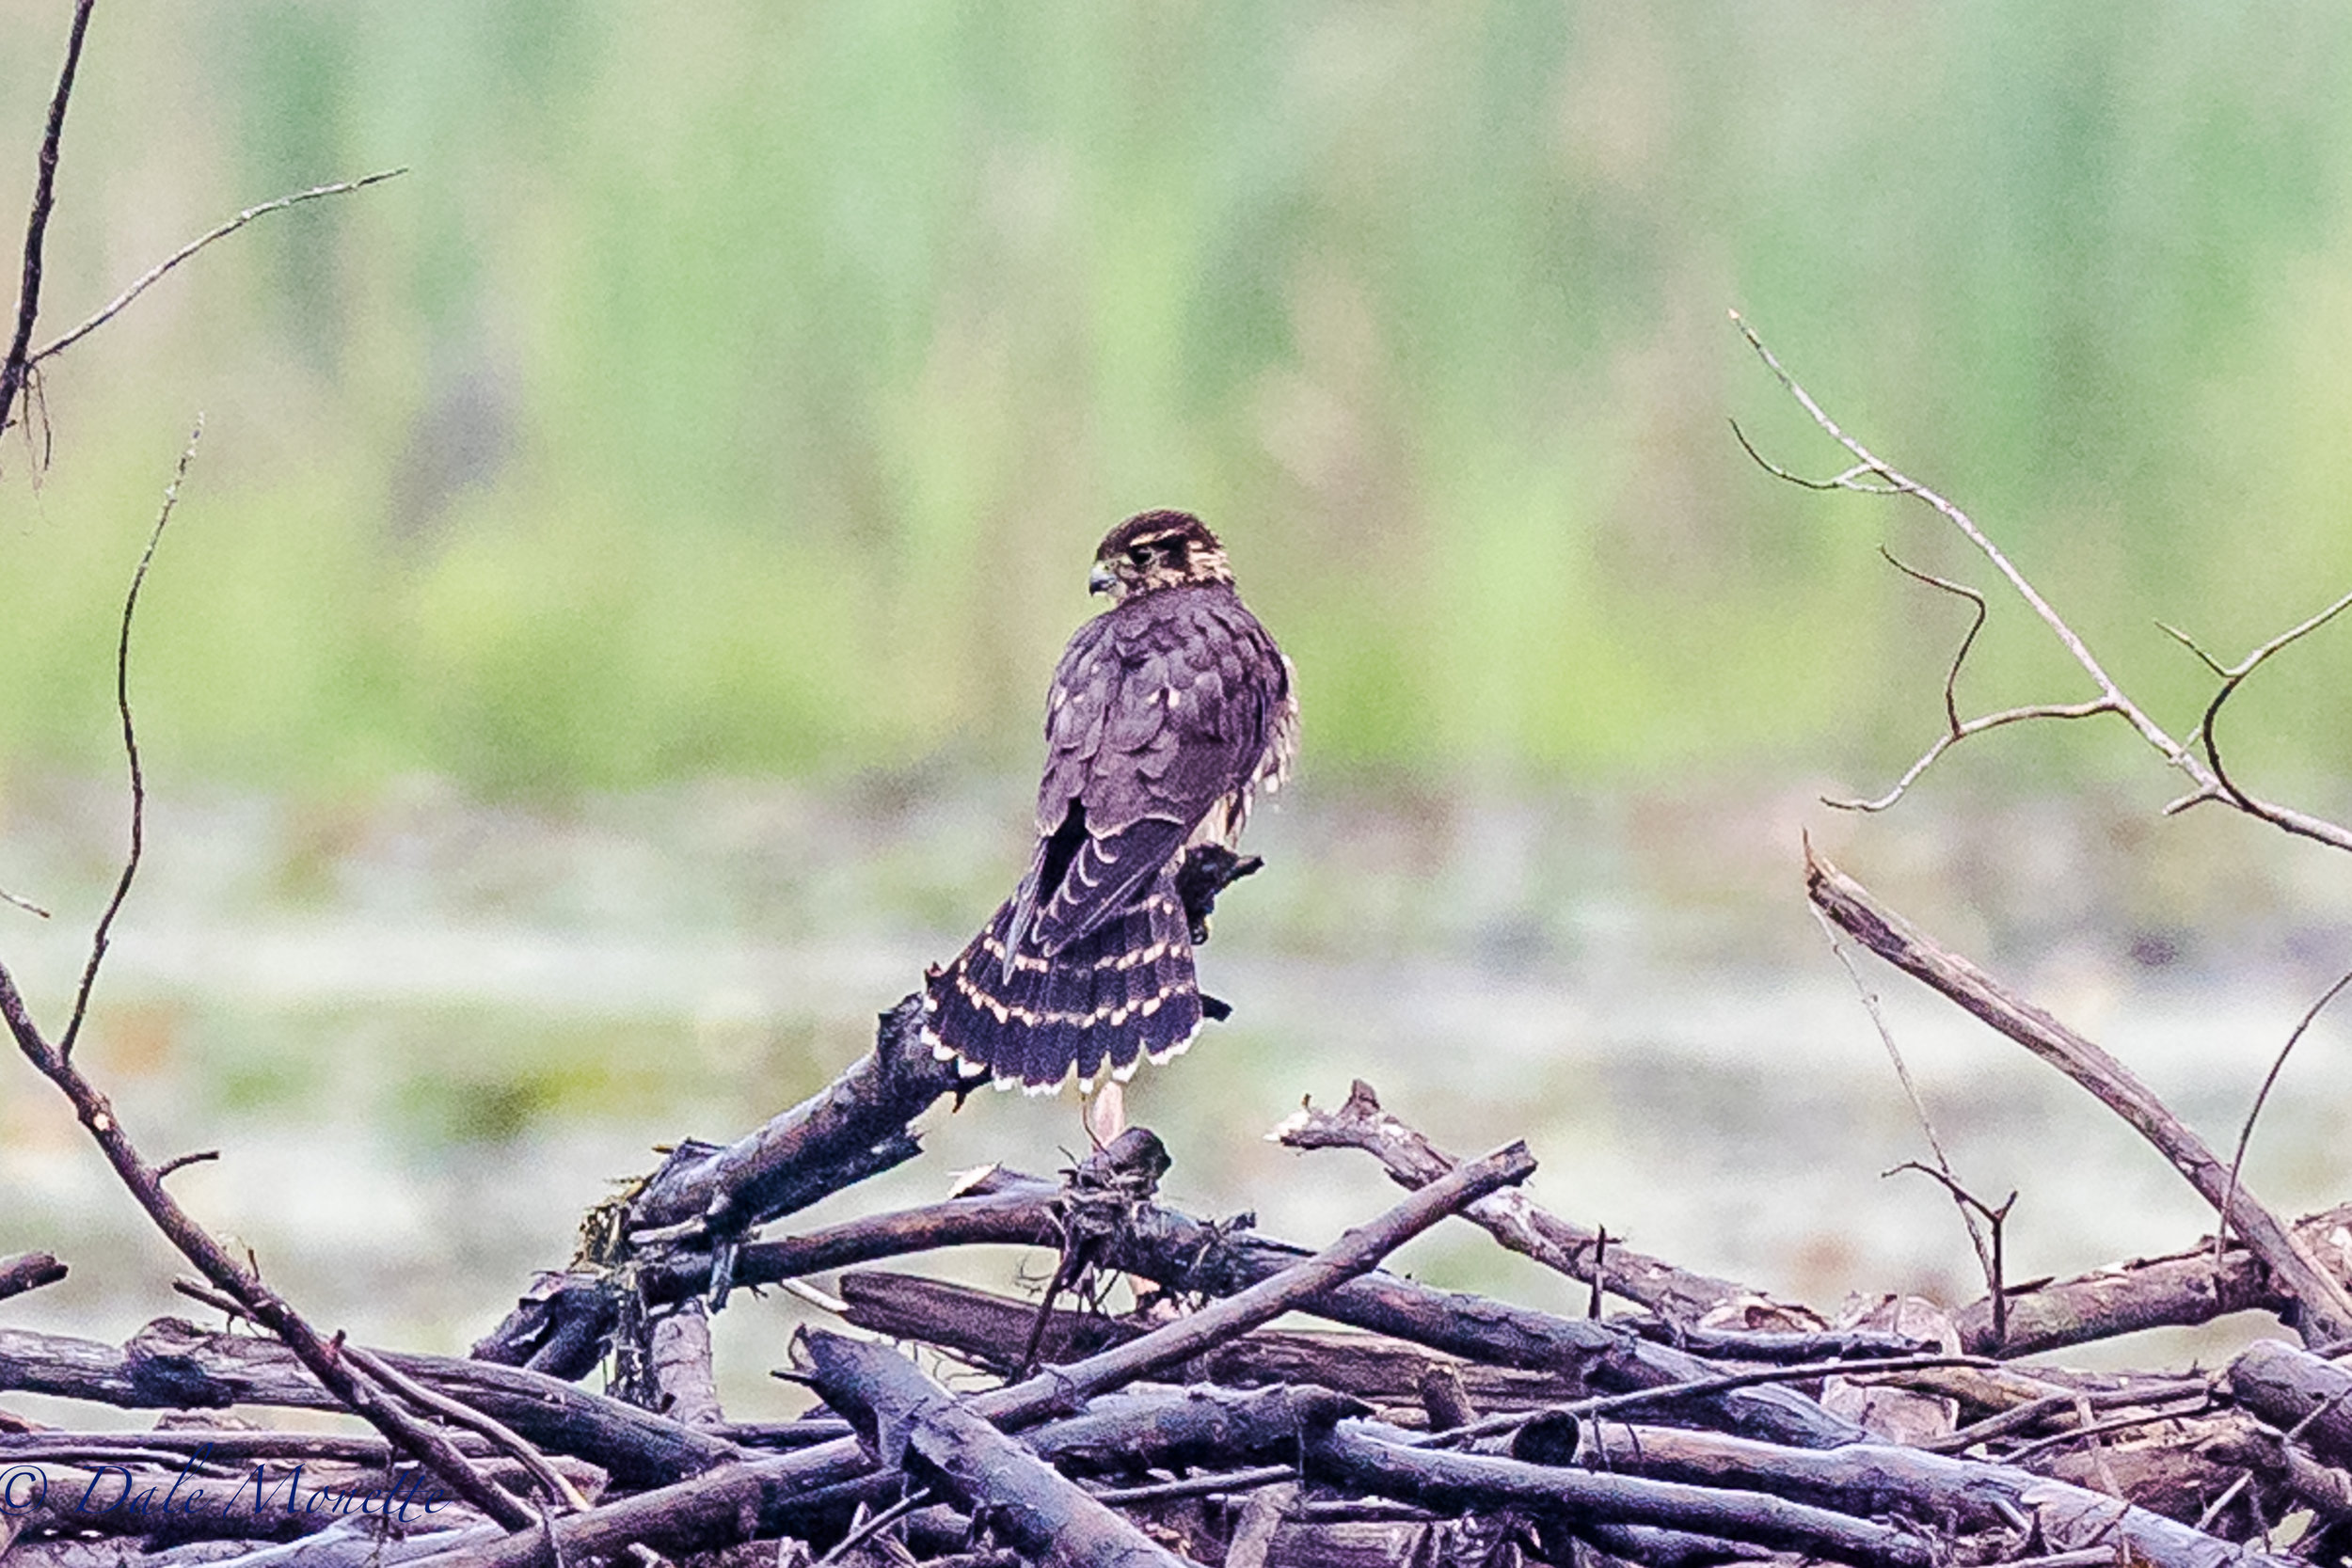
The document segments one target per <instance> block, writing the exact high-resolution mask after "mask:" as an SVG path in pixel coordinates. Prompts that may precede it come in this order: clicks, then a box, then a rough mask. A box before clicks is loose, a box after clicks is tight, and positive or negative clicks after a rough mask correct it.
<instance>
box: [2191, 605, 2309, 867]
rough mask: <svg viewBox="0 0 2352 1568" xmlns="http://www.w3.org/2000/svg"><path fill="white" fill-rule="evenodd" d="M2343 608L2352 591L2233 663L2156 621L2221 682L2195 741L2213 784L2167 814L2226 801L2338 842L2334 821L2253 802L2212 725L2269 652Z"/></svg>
mask: <svg viewBox="0 0 2352 1568" xmlns="http://www.w3.org/2000/svg"><path fill="white" fill-rule="evenodd" d="M2346 609H2352V594H2344V596H2343V597H2342V598H2340V599H2338V600H2336V602H2335V603H2333V604H2331V605H2329V606H2328V608H2327V609H2325V610H2321V611H2320V612H2319V613H2318V614H2316V615H2313V616H2312V617H2311V618H2310V619H2308V620H2306V621H2304V622H2303V623H2302V624H2301V625H2299V626H2290V627H2288V628H2287V629H2286V630H2285V631H2282V632H2280V634H2279V635H2278V636H2276V637H2274V638H2272V639H2271V640H2270V641H2267V642H2265V643H2264V644H2263V645H2262V646H2261V647H2259V648H2256V649H2255V650H2254V651H2253V652H2252V653H2250V654H2248V655H2247V656H2246V657H2244V658H2242V659H2239V660H2238V661H2237V662H2236V663H2235V664H2231V665H2224V664H2222V663H2221V662H2220V661H2219V660H2217V659H2216V658H2215V657H2213V656H2212V655H2211V654H2209V653H2207V652H2205V650H2204V649H2202V648H2201V647H2199V646H2198V645H2197V643H2196V642H2195V641H2193V640H2192V639H2191V638H2190V637H2189V636H2188V634H2187V633H2186V632H2184V631H2182V630H2180V629H2179V628H2178V627H2176V626H2167V625H2165V624H2164V623H2163V622H2162V621H2159V622H2157V623H2156V626H2157V628H2158V629H2159V630H2161V631H2163V632H2164V633H2166V634H2167V635H2168V636H2169V637H2171V638H2172V639H2173V641H2177V642H2179V643H2180V644H2181V646H2182V647H2184V648H2186V649H2187V650H2188V651H2189V652H2190V653H2192V654H2194V655H2196V656H2197V659H2198V661H2199V662H2200V663H2201V664H2203V665H2204V667H2205V668H2206V669H2208V670H2210V671H2212V672H2213V673H2215V674H2217V675H2218V676H2220V677H2221V685H2220V687H2219V688H2218V689H2217V690H2216V691H2215V692H2214V694H2213V701H2211V702H2209V703H2207V704H2206V705H2205V711H2204V713H2203V714H2202V715H2201V716H2200V717H2199V719H2198V721H2197V744H2198V747H2199V749H2200V750H2201V751H2202V752H2204V753H2205V764H2206V766H2207V767H2208V768H2211V769H2212V770H2213V784H2212V787H2210V788H2209V789H2204V790H2200V791H2197V792H2195V793H2192V794H2189V795H2185V796H2184V797H2182V798H2181V799H2180V800H2175V801H2173V802H2172V803H2171V804H2170V805H2169V806H2167V807H2166V808H2165V812H2166V814H2167V815H2168V816H2169V815H2171V814H2173V813H2176V812H2181V811H2185V810H2186V809H2187V808H2189V807H2190V806H2193V805H2196V804H2198V803H2199V802H2201V801H2203V800H2223V801H2225V802H2227V803H2228V804H2230V805H2233V806H2235V807H2236V808H2237V809H2238V810H2240V811H2242V812H2244V813H2246V814H2247V815H2248V816H2253V817H2258V818H2260V819H2261V820H2263V821H2265V822H2267V823H2269V824H2270V825H2271V826H2273V827H2275V828H2279V829H2280V830H2282V831H2284V832H2290V833H2294V834H2296V835H2297V836H2298V837H2302V838H2312V839H2317V840H2318V841H2319V842H2320V843H2322V844H2336V843H2337V841H2336V840H2335V839H2334V838H2332V837H2330V836H2328V832H2326V830H2328V829H2330V828H2332V827H2333V826H2334V824H2332V823H2328V822H2323V821H2320V820H2319V819H2317V818H2315V817H2311V816H2305V815H2304V814H2302V813H2301V812H2297V811H2291V810H2288V809H2287V808H2285V807H2283V806H2276V805H2273V804H2271V803H2270V802H2269V801H2267V800H2257V799H2256V798H2255V797H2253V796H2251V795H2249V794H2247V793H2246V791H2244V790H2243V789H2240V788H2239V787H2238V786H2237V784H2236V781H2234V780H2233V779H2232V778H2231V777H2230V774H2229V769H2228V768H2224V767H2223V766H2222V762H2221V743H2220V741H2219V740H2218V739H2217V738H2216V736H2215V734H2214V726H2215V724H2216V723H2217V722H2218V721H2219V720H2220V718H2221V708H2222V705H2224V704H2225V703H2227V702H2228V701H2229V700H2230V699H2231V698H2232V697H2234V696H2236V695H2237V691H2238V688H2240V687H2242V686H2244V685H2245V684H2246V680H2247V677H2248V676H2249V675H2251V674H2252V673H2254V672H2255V671H2256V670H2259V669H2260V668H2262V666H2263V664H2264V663H2265V661H2266V660H2268V659H2269V657H2270V656H2271V655H2273V654H2275V653H2277V652H2279V651H2280V649H2282V648H2284V647H2287V646H2288V645H2289V644H2291V643H2295V642H2298V641H2302V640H2303V639H2304V638H2305V637H2308V636H2310V635H2311V634H2312V632H2315V631H2317V630H2318V629H2319V628H2320V627H2322V626H2326V625H2327V624H2328V622H2330V621H2332V620H2334V619H2335V618H2336V617H2337V616H2338V615H2341V614H2343V613H2344V610H2346ZM2337 847H2343V846H2342V845H2340V844H2339V845H2337Z"/></svg>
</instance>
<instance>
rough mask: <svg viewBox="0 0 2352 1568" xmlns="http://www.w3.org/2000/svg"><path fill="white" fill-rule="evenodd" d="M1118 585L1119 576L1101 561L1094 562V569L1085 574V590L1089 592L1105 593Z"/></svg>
mask: <svg viewBox="0 0 2352 1568" xmlns="http://www.w3.org/2000/svg"><path fill="white" fill-rule="evenodd" d="M1118 586H1119V578H1116V577H1114V576H1113V575H1112V574H1111V569H1110V568H1109V567H1108V566H1106V565H1104V563H1103V562H1099V561H1098V562H1095V563H1094V570H1092V571H1090V572H1089V573H1088V574H1087V592H1088V593H1089V594H1107V593H1109V592H1110V591H1111V590H1112V589H1114V588H1116V587H1118Z"/></svg>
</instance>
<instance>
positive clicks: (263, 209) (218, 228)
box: [26, 166, 408, 369]
mask: <svg viewBox="0 0 2352 1568" xmlns="http://www.w3.org/2000/svg"><path fill="white" fill-rule="evenodd" d="M407 172H408V170H407V169H406V168H405V166H404V167H401V168H387V169H378V170H377V171H376V172H375V173H373V174H363V175H361V176H360V177H359V178H358V179H357V180H338V181H336V182H334V183H332V184H329V185H313V186H311V187H310V189H309V190H306V191H295V192H294V193H293V194H292V195H289V196H281V197H279V198H277V199H276V200H274V201H264V202H262V204H261V205H260V206H258V207H247V208H246V210H245V211H243V212H241V213H239V214H237V215H236V216H234V217H232V218H230V219H229V220H228V221H226V222H224V223H219V224H215V225H214V226H213V227H212V228H210V229H208V230H205V231H204V232H203V233H201V234H199V235H198V236H197V237H196V238H195V239H193V240H190V241H189V242H188V243H187V244H185V245H182V246H181V247H180V248H179V249H177V250H175V251H173V252H172V253H171V254H170V255H168V256H167V257H165V258H164V259H163V260H162V261H158V262H156V263H155V264H154V265H153V266H151V267H150V268H148V269H147V270H146V271H145V272H143V273H141V274H139V276H138V277H135V278H134V279H132V281H131V284H130V286H129V287H128V288H126V289H124V290H123V291H122V292H121V293H119V294H117V295H115V297H114V298H112V299H110V300H108V301H107V302H106V303H105V304H104V305H103V306H101V307H99V308H98V309H97V310H95V311H93V312H92V313H91V314H90V316H89V318H88V319H87V320H86V321H84V322H83V323H82V324H81V325H78V326H76V327H74V328H73V329H72V331H70V332H67V333H65V334H64V335H62V336H61V337H59V338H57V339H56V340H55V341H52V342H49V343H47V344H44V345H43V346H42V347H41V348H40V350H39V351H37V352H36V353H34V354H33V355H32V356H30V357H29V358H28V359H27V360H26V363H27V364H28V365H30V366H31V367H33V368H35V369H38V368H39V367H40V363H41V361H42V360H44V359H47V358H49V357H51V356H54V355H58V354H62V353H64V352H65V351H66V350H67V349H70V348H72V346H73V345H74V344H75V343H78V342H80V341H82V340H83V339H85V338H87V337H88V336H89V335H90V334H91V333H93V332H95V331H97V330H98V329H99V328H100V327H102V326H103V325H106V324H107V323H108V322H110V321H112V320H114V319H115V317H117V316H119V315H120V314H121V313H122V311H123V310H124V309H125V308H126V307H128V306H129V305H130V303H131V302H132V301H133V300H135V299H136V298H138V297H139V295H141V294H143V293H146V292H147V291H148V290H150V289H151V288H153V287H154V286H155V285H156V284H157V283H160V282H162V281H163V279H164V277H165V275H166V274H167V273H169V272H170V271H171V270H172V269H173V268H174V267H177V266H178V265H179V264H180V263H181V262H183V261H186V260H188V258H190V257H192V256H194V255H195V254H196V253H197V252H198V251H199V250H202V249H203V248H204V247H205V246H206V245H212V244H214V243H215V242H217V241H220V240H225V239H227V238H228V237H229V236H230V235H231V234H233V233H235V232H236V231H237V230H240V229H243V228H244V227H245V226H246V224H248V223H251V222H252V221H253V220H254V219H256V218H262V217H267V216H268V215H269V214H272V213H282V212H284V211H285V210H286V209H287V208H289V207H299V206H300V205H302V204H303V203H304V202H306V201H316V200H318V199H319V198H322V197H328V196H345V195H348V194H349V193H351V192H353V191H363V190H366V189H367V188H368V187H369V186H370V185H380V184H382V183H383V182H385V181H387V180H396V179H398V178H399V177H400V176H402V175H404V174H405V173H407Z"/></svg>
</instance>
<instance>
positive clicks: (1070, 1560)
mask: <svg viewBox="0 0 2352 1568" xmlns="http://www.w3.org/2000/svg"><path fill="white" fill-rule="evenodd" d="M804 1343H805V1344H806V1346H807V1351H808V1357H809V1366H810V1375H811V1378H812V1379H813V1381H814V1382H815V1383H816V1385H817V1390H818V1393H819V1394H821V1395H823V1396H824V1400H825V1402H826V1403H827V1404H830V1405H832V1406H833V1407H834V1410H836V1411H838V1412H840V1414H841V1415H843V1416H845V1417H847V1418H849V1419H850V1422H851V1424H852V1425H855V1426H857V1427H858V1428H859V1429H860V1433H861V1434H862V1436H863V1438H864V1440H865V1442H866V1445H867V1447H868V1448H870V1449H872V1450H873V1451H874V1453H875V1454H876V1456H877V1457H878V1458H879V1459H880V1460H881V1461H882V1463H884V1464H890V1465H903V1466H904V1467H905V1468H906V1469H907V1470H908V1472H909V1474H910V1476H911V1477H912V1478H913V1479H915V1480H918V1481H922V1482H923V1483H924V1484H927V1485H930V1486H932V1487H934V1488H935V1489H937V1490H938V1491H940V1492H941V1493H943V1494H944V1495H945V1496H946V1497H949V1498H951V1499H953V1500H954V1501H955V1502H956V1504H957V1505H958V1506H960V1507H961V1508H963V1509H966V1510H968V1511H972V1512H974V1513H983V1514H984V1515H985V1517H986V1518H987V1520H988V1521H989V1525H990V1528H992V1529H993V1530H994V1531H996V1532H997V1534H998V1535H999V1536H1000V1537H1001V1538H1002V1539H1004V1540H1005V1541H1007V1542H1009V1544H1011V1545H1012V1546H1014V1547H1015V1548H1016V1549H1018V1550H1020V1551H1022V1552H1025V1553H1026V1554H1028V1555H1030V1556H1032V1557H1034V1558H1035V1559H1036V1560H1038V1562H1040V1563H1041V1564H1042V1565H1045V1568H1180V1565H1181V1564H1183V1563H1184V1559H1183V1558H1180V1557H1178V1556H1177V1555H1176V1554H1175V1553H1173V1552H1171V1551H1169V1550H1168V1549H1167V1548H1166V1547H1164V1546H1162V1545H1160V1544H1158V1543H1156V1542H1154V1541H1152V1539H1151V1537H1149V1536H1147V1535H1145V1534H1144V1533H1143V1532H1142V1531H1141V1530H1139V1529H1137V1528H1136V1527H1135V1526H1134V1525H1132V1524H1130V1523H1129V1522H1128V1521H1127V1520H1126V1519H1124V1518H1122V1517H1120V1515H1119V1514H1118V1513H1113V1512H1112V1511H1111V1510H1110V1509H1109V1508H1107V1507H1105V1506H1104V1504H1102V1503H1099V1502H1097V1501H1095V1500H1094V1498H1092V1497H1089V1496H1088V1495H1087V1494H1086V1493H1085V1492H1083V1491H1081V1490H1080V1489H1079V1488H1078V1486H1077V1485H1076V1483H1075V1482H1073V1481H1067V1480H1065V1479H1064V1478H1063V1477H1062V1475H1061V1473H1060V1472H1059V1471H1057V1470H1056V1469H1055V1468H1054V1467H1053V1466H1052V1465H1048V1464H1047V1463H1045V1461H1043V1460H1042V1459H1040V1458H1039V1457H1038V1456H1037V1455H1035V1454H1033V1453H1031V1452H1030V1451H1029V1450H1028V1449H1025V1448H1023V1447H1022V1446H1021V1445H1020V1444H1019V1443H1018V1442H1016V1441H1014V1440H1013V1439H1012V1438H1010V1437H1008V1436H1006V1435H1005V1434H1004V1433H1001V1432H999V1431H997V1430H996V1429H995V1428H994V1427H993V1426H991V1425H990V1424H989V1423H988V1421H987V1420H986V1418H983V1417H981V1416H979V1415H977V1414H976V1413H975V1412H974V1410H973V1409H972V1407H971V1406H970V1405H969V1404H968V1403H966V1402H964V1401H962V1400H959V1399H957V1398H955V1397H954V1396H953V1395H951V1394H949V1393H948V1392H947V1391H946V1389H945V1388H942V1387H941V1386H939V1385H938V1384H936V1383H933V1382H932V1381H931V1380H930V1378H928V1377H926V1376H925V1375H923V1371H922V1370H921V1369H920V1368H918V1367H916V1366H915V1365H914V1362H912V1361H909V1360H908V1359H907V1358H906V1357H905V1356H903V1355H900V1354H898V1352H896V1351H894V1350H891V1349H890V1348H889V1347H887V1346H885V1345H881V1344H875V1343H871V1342H867V1341H861V1340H856V1339H849V1338H843V1337H842V1336H840V1335H838V1334H829V1333H825V1332H823V1331H822V1330H812V1331H810V1332H809V1333H807V1334H806V1336H805V1337H804Z"/></svg>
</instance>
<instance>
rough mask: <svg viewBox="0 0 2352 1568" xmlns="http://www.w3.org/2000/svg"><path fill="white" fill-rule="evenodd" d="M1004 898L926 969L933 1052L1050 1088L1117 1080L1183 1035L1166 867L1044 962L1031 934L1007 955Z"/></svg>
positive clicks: (1183, 1042)
mask: <svg viewBox="0 0 2352 1568" xmlns="http://www.w3.org/2000/svg"><path fill="white" fill-rule="evenodd" d="M1012 914H1013V907H1012V905H1011V904H1010V903H1007V904H1005V905H1004V906H1003V907H1001V908H999V909H998V910H997V911H996V913H995V914H994V915H993V917H992V918H991V919H990V921H989V923H988V925H987V926H986V927H984V928H982V930H981V931H980V934H979V935H978V936H977V937H975V938H973V939H972V942H971V944H970V945H969V946H967V947H965V948H964V950H963V951H962V952H961V954H959V955H958V956H957V958H956V959H955V961H954V962H953V963H951V964H949V965H948V966H947V967H946V969H944V970H942V971H940V972H939V973H938V974H935V975H933V976H932V977H931V980H930V987H929V995H928V998H927V1000H926V1002H925V1012H926V1014H927V1018H926V1022H925V1032H926V1034H927V1035H928V1036H929V1037H930V1039H931V1041H932V1044H933V1047H934V1049H936V1050H937V1051H938V1052H939V1053H941V1054H942V1055H943V1056H957V1057H961V1059H963V1060H964V1061H966V1062H969V1063H973V1064H976V1065H977V1066H980V1067H985V1068H986V1069H989V1071H990V1072H991V1074H992V1075H993V1078H994V1080H995V1083H996V1085H997V1086H998V1087H999V1088H1009V1087H1010V1086H1011V1085H1013V1084H1015V1083H1018V1084H1020V1085H1022V1087H1023V1088H1025V1090H1027V1091H1028V1092H1029V1093H1031V1094H1050V1093H1052V1092H1054V1091H1055V1090H1057V1089H1058V1088H1060V1087H1061V1085H1062V1084H1063V1083H1064V1082H1065V1081H1067V1080H1068V1079H1069V1078H1070V1077H1072V1076H1073V1074H1074V1075H1075V1076H1076V1077H1077V1078H1078V1080H1079V1083H1080V1085H1081V1087H1085V1086H1088V1085H1092V1084H1093V1083H1095V1082H1096V1081H1098V1080H1099V1079H1101V1078H1102V1077H1103V1076H1104V1073H1105V1071H1107V1072H1108V1075H1109V1076H1111V1077H1113V1078H1116V1079H1120V1080H1124V1079H1126V1078H1128V1077H1130V1076H1132V1075H1133V1074H1134V1072H1135V1070H1136V1065H1137V1064H1138V1062H1140V1060H1141V1059H1142V1058H1143V1057H1144V1056H1146V1055H1149V1056H1150V1057H1151V1058H1152V1060H1153V1061H1155V1062H1158V1061H1166V1060H1167V1059H1168V1058H1169V1057H1171V1056H1173V1055H1175V1054H1176V1053H1178V1052H1180V1051H1182V1050H1184V1047H1186V1046H1187V1045H1189V1044H1191V1043H1192V1037H1193V1036H1194V1035H1195V1034H1196V1033H1198V1032H1199V1030H1200V1018H1201V1003H1200V989H1199V987H1198V985H1197V984H1196V983H1195V981H1194V978H1193V965H1192V939H1191V933H1190V931H1189V929H1188V928H1187V927H1186V925H1185V920H1184V904H1183V902H1182V900H1180V899H1179V898H1178V897H1177V895H1176V882H1175V875H1174V872H1173V871H1172V870H1169V871H1166V872H1163V873H1162V874H1161V875H1160V877H1159V878H1158V879H1157V880H1155V881H1154V882H1153V883H1152V889H1151V891H1150V892H1149V893H1147V894H1145V895H1143V897H1141V898H1140V899H1138V900H1137V901H1136V902H1135V903H1134V904H1132V905H1129V906H1128V907H1127V908H1125V909H1123V910H1121V911H1119V912H1118V913H1117V914H1115V915H1113V916H1112V917H1110V918H1109V919H1107V920H1105V921H1104V923H1103V924H1102V925H1101V926H1099V927H1096V928H1095V929H1093V930H1091V931H1089V932H1088V933H1087V934H1086V935H1085V936H1084V937H1081V938H1079V939H1078V940H1077V941H1075V942H1072V943H1070V944H1069V945H1068V946H1066V947H1064V948H1063V949H1062V950H1061V951H1060V952H1058V953H1057V954H1055V955H1054V957H1053V958H1045V957H1043V956H1042V955H1041V954H1039V953H1038V952H1037V951H1036V949H1035V947H1034V945H1033V942H1034V939H1032V942H1024V943H1022V944H1021V945H1020V946H1019V947H1018V948H1016V949H1015V950H1014V952H1013V956H1012V963H1011V966H1010V974H1009V975H1008V974H1007V966H1006V962H1005V932H1006V929H1007V927H1009V924H1010V922H1011V919H1012Z"/></svg>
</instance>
